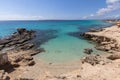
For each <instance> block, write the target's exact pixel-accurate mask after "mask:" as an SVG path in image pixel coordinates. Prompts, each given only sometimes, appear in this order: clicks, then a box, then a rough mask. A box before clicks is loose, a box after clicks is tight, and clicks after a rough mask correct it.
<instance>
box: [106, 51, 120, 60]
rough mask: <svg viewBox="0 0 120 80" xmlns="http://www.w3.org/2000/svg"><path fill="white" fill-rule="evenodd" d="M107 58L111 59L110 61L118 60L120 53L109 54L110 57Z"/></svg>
mask: <svg viewBox="0 0 120 80" xmlns="http://www.w3.org/2000/svg"><path fill="white" fill-rule="evenodd" d="M107 58H108V59H111V60H116V59H120V53H114V54H111V55H110V56H108V57H107Z"/></svg>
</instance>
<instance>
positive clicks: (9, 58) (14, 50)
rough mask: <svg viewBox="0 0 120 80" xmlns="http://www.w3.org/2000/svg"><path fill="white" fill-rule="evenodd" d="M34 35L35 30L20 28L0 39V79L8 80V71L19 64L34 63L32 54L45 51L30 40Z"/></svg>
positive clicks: (31, 64)
mask: <svg viewBox="0 0 120 80" xmlns="http://www.w3.org/2000/svg"><path fill="white" fill-rule="evenodd" d="M35 37H36V35H35V31H32V30H26V29H24V28H20V29H17V32H15V33H13V34H12V35H11V36H9V37H8V38H4V39H1V40H0V80H9V79H10V77H9V75H8V73H10V72H12V71H14V70H15V69H16V68H18V67H20V66H33V65H34V64H35V61H34V59H33V55H36V54H38V53H40V52H42V51H45V50H44V49H41V48H37V47H36V45H35V44H34V43H33V42H32V40H33V39H34V38H35Z"/></svg>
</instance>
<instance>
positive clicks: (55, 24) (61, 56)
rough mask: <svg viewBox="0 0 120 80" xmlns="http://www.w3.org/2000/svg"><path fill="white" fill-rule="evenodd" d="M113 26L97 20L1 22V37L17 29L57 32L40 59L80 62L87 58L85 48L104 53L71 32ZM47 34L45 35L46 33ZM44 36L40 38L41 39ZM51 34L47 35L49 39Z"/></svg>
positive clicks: (48, 42)
mask: <svg viewBox="0 0 120 80" xmlns="http://www.w3.org/2000/svg"><path fill="white" fill-rule="evenodd" d="M109 25H111V24H110V23H105V22H102V21H95V20H86V21H82V20H79V21H78V20H76V21H0V37H1V38H3V37H5V36H8V35H10V34H11V33H13V32H14V31H16V29H17V28H27V29H32V30H43V31H44V30H49V31H52V30H56V32H55V33H52V34H54V35H56V37H54V38H50V39H49V40H47V41H46V42H45V43H44V44H41V45H40V46H39V47H42V48H44V49H45V50H46V51H45V52H42V53H41V54H38V55H37V57H38V58H42V59H44V60H45V61H48V62H63V61H70V60H78V59H80V58H81V57H83V56H85V54H84V53H83V51H84V49H85V48H92V49H93V50H94V53H103V52H101V51H98V50H96V49H95V48H94V45H93V44H91V43H89V42H88V41H87V40H84V39H82V38H78V37H76V36H71V35H68V33H70V32H84V31H87V30H88V29H89V28H92V27H106V26H109ZM44 34H45V33H44ZM41 36H42V35H40V36H38V37H41ZM49 36H51V34H49V35H48V34H47V36H42V37H49Z"/></svg>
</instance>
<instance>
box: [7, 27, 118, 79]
mask: <svg viewBox="0 0 120 80" xmlns="http://www.w3.org/2000/svg"><path fill="white" fill-rule="evenodd" d="M119 32H120V30H119V27H118V26H117V25H114V26H111V27H107V28H104V29H103V30H102V31H97V32H86V33H85V34H84V37H85V38H87V39H89V40H93V41H94V42H96V43H98V42H99V43H98V45H97V47H98V48H99V47H101V46H102V48H101V50H103V51H107V53H108V54H100V55H98V54H90V55H87V56H86V57H84V58H82V59H80V60H78V61H73V62H69V63H61V64H59V63H58V64H54V63H47V62H45V61H43V60H40V59H39V60H38V59H36V57H35V56H33V58H34V61H35V63H36V64H34V65H33V66H25V65H24V66H23V65H22V66H20V67H18V68H15V71H13V72H11V73H9V74H8V75H9V76H10V78H11V79H10V80H14V79H17V80H20V79H30V80H79V79H80V80H81V79H82V80H89V79H92V80H114V79H115V80H119V79H120V77H119V73H120V71H119V69H120V67H119V65H120V60H119V59H120V56H119V57H118V56H117V58H116V55H119V51H118V50H119V48H120V47H119V45H120V41H119V36H118V35H117V34H118V33H119ZM111 35H112V36H111ZM101 42H102V43H101ZM111 44H112V46H111ZM114 44H115V45H114ZM116 44H117V45H116ZM104 46H105V47H104ZM106 46H107V47H106ZM108 46H110V47H109V48H108ZM111 47H112V48H111ZM99 49H100V48H99ZM29 53H31V52H29ZM115 53H117V54H115ZM111 55H115V56H112V58H113V57H114V58H115V59H114V60H111V58H110V59H109V58H108V57H110V56H111ZM103 74H104V75H103ZM33 76H34V77H33Z"/></svg>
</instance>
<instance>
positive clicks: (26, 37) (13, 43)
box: [0, 28, 35, 50]
mask: <svg viewBox="0 0 120 80" xmlns="http://www.w3.org/2000/svg"><path fill="white" fill-rule="evenodd" d="M34 37H35V31H32V30H31V31H30V30H26V29H25V28H20V29H17V32H15V33H13V34H12V36H9V37H8V38H5V39H2V40H0V50H2V49H4V48H6V47H13V49H29V48H31V47H33V46H34V45H33V44H32V43H31V44H30V42H29V41H30V40H32V39H33V38H34ZM28 43H29V44H28ZM25 47H26V48H25Z"/></svg>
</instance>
